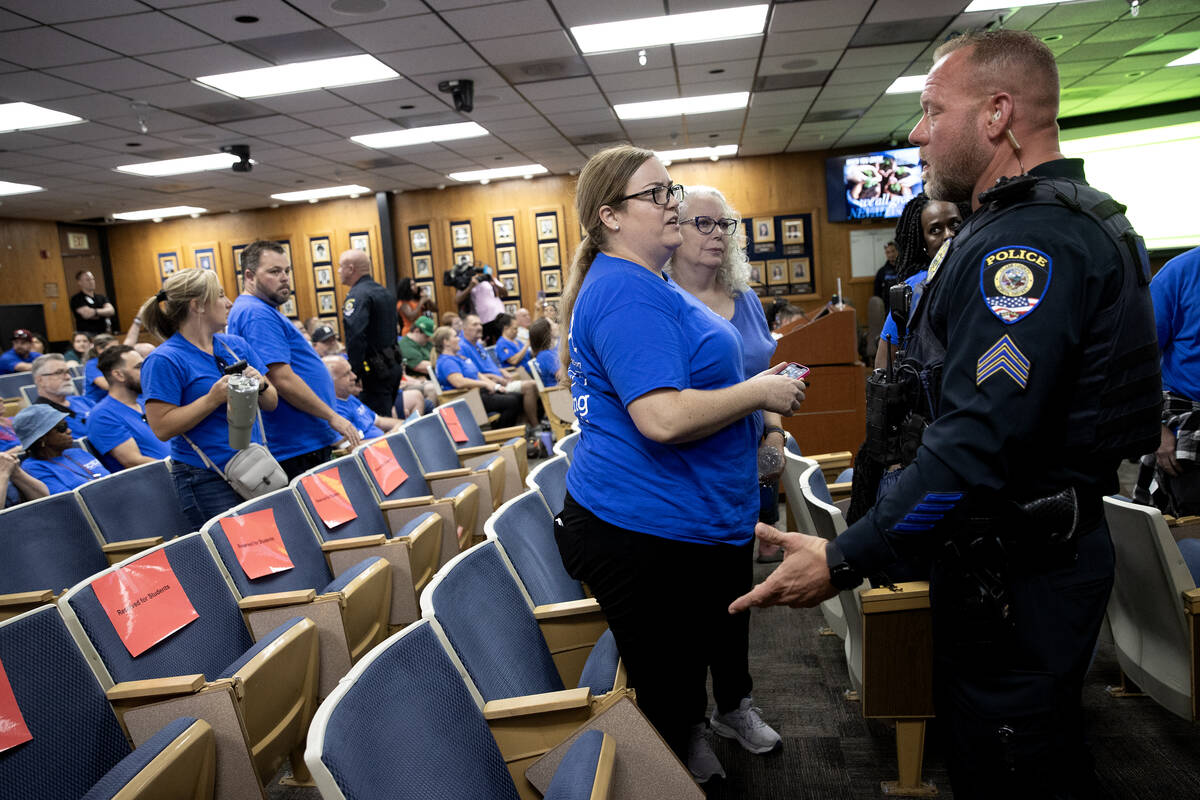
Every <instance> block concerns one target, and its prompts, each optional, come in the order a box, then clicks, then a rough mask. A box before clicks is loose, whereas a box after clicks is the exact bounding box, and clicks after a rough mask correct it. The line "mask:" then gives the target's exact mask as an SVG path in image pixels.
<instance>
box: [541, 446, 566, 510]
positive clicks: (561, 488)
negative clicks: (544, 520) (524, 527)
mask: <svg viewBox="0 0 1200 800" xmlns="http://www.w3.org/2000/svg"><path fill="white" fill-rule="evenodd" d="M569 466H570V465H569V464H568V463H567V458H566V456H555V457H554V458H551V459H549V460H548V461H545V462H543V463H542V465H541V467H540V468H539V469H538V471H537V474H536V475H535V476H534V479H533V480H534V484H535V485H536V486H537V488H538V491H539V492H541V493H542V499H544V500H545V501H546V506H547V507H548V508H549V509H550V513H551V514H552V515H555V514H559V513H560V512H561V511H562V508H563V503H564V501H565V498H566V496H567V469H568V467H569Z"/></svg>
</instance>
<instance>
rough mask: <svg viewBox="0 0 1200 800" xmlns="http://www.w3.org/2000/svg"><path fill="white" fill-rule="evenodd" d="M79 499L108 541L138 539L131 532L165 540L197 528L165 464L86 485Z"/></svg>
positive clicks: (162, 462)
mask: <svg viewBox="0 0 1200 800" xmlns="http://www.w3.org/2000/svg"><path fill="white" fill-rule="evenodd" d="M79 496H80V497H81V498H82V499H83V504H84V505H85V506H87V508H88V511H90V512H91V514H92V519H94V520H95V521H96V527H98V528H99V529H100V533H101V535H102V536H103V537H104V539H105V540H106V541H119V540H121V539H131V538H134V537H133V536H132V535H131V534H130V531H135V530H136V531H147V532H148V533H150V534H152V535H154V536H161V537H162V538H163V540H164V541H165V540H168V539H174V538H175V537H176V536H182V535H183V534H185V533H191V532H192V531H193V530H194V528H193V527H192V523H191V522H190V521H189V520H188V518H187V515H186V514H184V513H183V505H182V504H181V503H180V502H179V494H178V493H177V492H176V491H175V482H174V480H173V479H172V478H171V471H170V469H168V467H167V464H166V462H165V461H155V462H153V463H152V464H149V465H146V466H143V467H141V468H140V469H137V470H132V471H127V470H122V471H121V472H114V473H113V474H112V476H111V477H109V478H106V479H104V480H100V481H92V482H89V483H85V484H83V485H82V486H80V487H79Z"/></svg>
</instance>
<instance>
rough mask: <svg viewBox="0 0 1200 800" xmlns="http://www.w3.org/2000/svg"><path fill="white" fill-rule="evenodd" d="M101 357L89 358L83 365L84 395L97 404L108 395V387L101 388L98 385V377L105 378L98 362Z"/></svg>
mask: <svg viewBox="0 0 1200 800" xmlns="http://www.w3.org/2000/svg"><path fill="white" fill-rule="evenodd" d="M98 360H99V359H95V358H89V359H88V362H87V363H86V364H84V365H83V396H84V397H86V398H87V399H88V400H91V401H92V404H93V405H95V404H96V403H99V402H100V401H101V400H103V399H104V398H105V397H107V396H108V390H107V389H101V388H100V387H99V386H97V385H96V378H103V377H104V374H103V373H102V372H100V367H99V365H98V364H97V363H96V362H97V361H98Z"/></svg>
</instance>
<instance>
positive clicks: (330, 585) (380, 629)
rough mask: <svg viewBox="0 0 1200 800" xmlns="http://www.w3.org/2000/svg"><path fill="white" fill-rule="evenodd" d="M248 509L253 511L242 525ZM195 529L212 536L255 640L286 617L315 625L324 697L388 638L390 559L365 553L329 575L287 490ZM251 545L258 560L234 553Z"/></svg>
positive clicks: (313, 535)
mask: <svg viewBox="0 0 1200 800" xmlns="http://www.w3.org/2000/svg"><path fill="white" fill-rule="evenodd" d="M268 512H269V513H268ZM247 515H255V516H254V517H251V519H250V520H249V523H250V525H249V526H247V527H243V526H244V525H246V523H247V522H248V520H246V517H247ZM239 520H240V521H239ZM201 533H202V534H204V536H205V537H206V538H208V540H209V541H211V542H212V544H213V547H214V548H215V549H216V552H217V555H218V556H219V557H220V559H221V564H222V566H223V567H224V568H225V572H226V573H227V574H228V575H229V579H230V580H231V581H232V582H233V586H234V589H235V590H236V592H237V595H238V606H239V607H240V608H241V609H242V612H243V613H244V614H245V615H246V622H247V623H248V624H249V626H250V632H251V633H252V634H253V635H254V637H255V638H258V637H260V636H262V635H264V634H266V633H267V632H268V631H271V630H274V629H275V628H276V627H278V626H279V625H280V623H282V622H285V621H287V620H288V619H290V618H292V617H306V618H308V619H311V620H312V621H313V622H314V623H315V624H316V626H317V638H318V642H319V646H320V654H321V659H320V665H321V668H320V684H319V685H318V687H317V696H318V697H326V696H328V695H329V693H330V692H332V691H333V687H334V686H336V685H337V682H338V680H339V679H340V678H341V677H342V676H343V675H345V674H346V672H348V671H349V669H350V666H351V664H353V663H354V662H355V661H357V660H358V659H359V658H361V657H362V656H363V654H365V653H366V652H367V651H368V650H370V649H371V648H372V647H374V646H375V645H377V644H379V643H380V642H382V641H383V640H384V639H385V638H387V635H388V619H389V617H390V614H391V607H392V589H393V587H392V566H391V564H390V563H388V561H386V560H385V559H383V558H381V557H379V556H366V557H364V558H363V559H362V560H361V561H359V562H358V563H356V564H354V565H353V566H351V567H349V568H347V569H345V570H343V571H342V572H340V573H339V574H338V576H337V578H336V579H335V578H334V574H333V572H332V568H331V566H330V565H329V564H328V562H327V561H326V558H325V554H324V553H323V552H322V550H321V543H320V541H319V540H318V539H317V532H316V531H315V530H314V529H313V527H312V523H311V522H310V521H309V519H308V515H307V514H306V513H305V511H304V509H303V508H302V507H301V505H300V500H299V498H298V497H297V496H296V494H295V492H293V491H291V490H290V489H280V490H278V491H275V492H271V493H269V494H265V495H263V496H262V497H257V498H255V499H253V500H247V501H246V502H245V503H242V504H241V505H239V506H237V507H235V508H232V509H230V510H229V511H227V512H226V513H224V514H222V515H221V516H219V517H214V518H213V519H211V520H209V521H208V522H207V523H206V524H205V526H204V528H203V529H202V530H201ZM264 540H266V541H264ZM267 548H269V549H267ZM265 549H266V552H265V553H264V550H265ZM254 551H257V554H259V555H260V557H259V558H257V559H254V560H247V561H246V563H245V564H243V562H242V560H240V559H239V558H238V553H242V554H243V556H242V557H243V558H253V555H254ZM248 552H250V553H251V555H250V556H249V557H248V556H247V555H246V554H247V553H248ZM280 555H282V558H280ZM288 562H290V563H291V565H292V566H290V567H288V566H287V564H288ZM251 575H254V576H255V577H251Z"/></svg>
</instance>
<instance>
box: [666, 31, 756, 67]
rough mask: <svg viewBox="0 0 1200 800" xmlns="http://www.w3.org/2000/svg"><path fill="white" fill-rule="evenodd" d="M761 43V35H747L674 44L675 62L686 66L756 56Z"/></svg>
mask: <svg viewBox="0 0 1200 800" xmlns="http://www.w3.org/2000/svg"><path fill="white" fill-rule="evenodd" d="M762 44H763V37H761V36H748V37H745V38H742V39H728V40H726V41H723V42H704V43H702V44H681V45H676V47H675V63H677V64H679V65H680V66H686V65H689V64H709V63H718V64H719V63H721V62H723V61H738V60H741V59H743V58H758V54H759V50H760V49H761V48H762Z"/></svg>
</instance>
